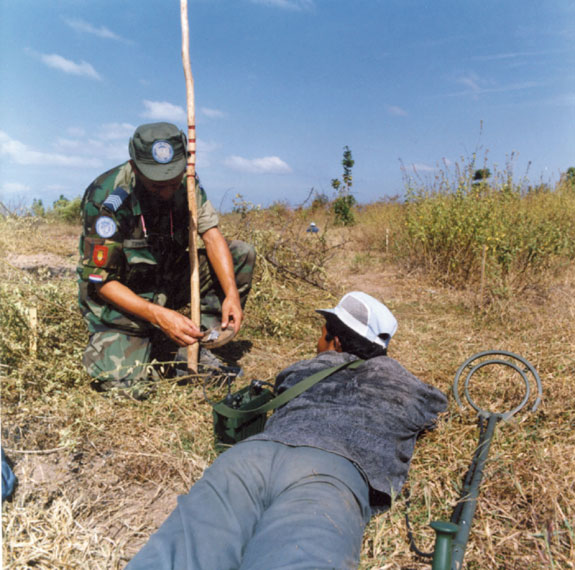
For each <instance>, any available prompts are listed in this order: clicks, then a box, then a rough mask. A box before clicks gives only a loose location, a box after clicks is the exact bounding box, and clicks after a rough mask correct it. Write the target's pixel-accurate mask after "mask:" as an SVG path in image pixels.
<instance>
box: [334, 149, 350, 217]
mask: <svg viewBox="0 0 575 570" xmlns="http://www.w3.org/2000/svg"><path fill="white" fill-rule="evenodd" d="M341 164H342V166H343V174H342V177H341V180H339V179H338V178H334V179H333V180H332V181H331V186H332V188H333V189H334V190H335V192H336V198H335V200H334V202H333V212H334V215H335V223H336V224H338V225H341V226H352V225H353V224H355V216H354V215H353V209H352V208H353V206H354V205H355V203H356V200H355V198H354V197H353V195H352V194H351V187H352V184H353V177H352V175H351V169H352V168H353V165H354V164H355V161H354V160H353V158H352V155H351V150H349V147H348V146H345V147H343V159H342V161H341Z"/></svg>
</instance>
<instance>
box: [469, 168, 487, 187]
mask: <svg viewBox="0 0 575 570" xmlns="http://www.w3.org/2000/svg"><path fill="white" fill-rule="evenodd" d="M490 176H491V170H489V168H478V169H477V170H476V171H475V173H474V174H473V184H481V183H482V182H484V181H485V180H487V179H488V178H489V177H490Z"/></svg>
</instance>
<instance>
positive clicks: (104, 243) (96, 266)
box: [80, 192, 125, 283]
mask: <svg viewBox="0 0 575 570" xmlns="http://www.w3.org/2000/svg"><path fill="white" fill-rule="evenodd" d="M91 195H92V196H93V193H90V192H88V193H87V196H88V199H87V200H85V202H84V209H83V217H84V228H83V232H82V237H81V240H80V258H81V261H80V263H81V271H80V276H81V279H82V280H84V281H89V282H92V283H106V282H107V281H121V280H122V276H123V275H124V273H125V256H124V253H123V247H122V240H121V238H120V232H119V224H118V220H117V219H116V217H115V216H114V214H112V213H108V212H104V213H101V212H100V208H99V206H98V205H97V203H95V201H93V200H92V199H90V196H91Z"/></svg>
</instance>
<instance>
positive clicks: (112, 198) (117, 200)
mask: <svg viewBox="0 0 575 570" xmlns="http://www.w3.org/2000/svg"><path fill="white" fill-rule="evenodd" d="M127 197H128V192H126V190H124V188H122V187H121V186H118V187H117V188H115V189H114V190H113V191H112V192H110V194H109V195H108V197H107V198H106V199H105V200H104V202H102V207H103V208H106V209H108V210H110V212H117V211H118V209H119V208H120V206H121V205H122V204H123V203H124V200H125V199H126V198H127Z"/></svg>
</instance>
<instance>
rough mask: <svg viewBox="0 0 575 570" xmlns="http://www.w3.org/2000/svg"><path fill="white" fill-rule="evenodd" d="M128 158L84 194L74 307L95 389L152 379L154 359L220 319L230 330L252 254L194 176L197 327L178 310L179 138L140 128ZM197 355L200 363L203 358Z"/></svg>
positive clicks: (183, 292)
mask: <svg viewBox="0 0 575 570" xmlns="http://www.w3.org/2000/svg"><path fill="white" fill-rule="evenodd" d="M129 150H130V157H131V160H129V161H128V162H126V163H124V164H122V165H120V166H117V167H116V168H113V169H112V170H109V171H108V172H106V173H104V174H102V175H101V176H100V177H98V178H97V179H96V180H95V181H94V182H93V183H92V184H91V185H90V186H89V187H88V189H87V190H86V192H85V194H84V197H83V200H82V211H83V232H82V236H81V238H80V263H79V265H78V269H77V272H78V276H79V279H78V282H79V304H80V309H81V311H82V314H83V316H84V319H85V321H86V323H87V325H88V330H89V333H90V340H89V343H88V346H87V348H86V351H85V353H84V358H83V363H84V366H85V367H86V370H87V371H88V373H89V374H90V375H91V376H92V377H93V378H94V379H95V384H96V387H97V388H98V389H101V390H108V389H111V388H117V387H122V388H133V387H134V386H136V385H137V384H139V383H141V381H142V380H146V379H148V378H150V376H151V377H154V375H155V372H154V369H153V368H152V367H151V366H150V364H149V363H150V362H152V360H154V359H155V360H157V361H166V360H173V359H174V353H175V351H176V350H177V349H178V347H186V346H188V345H190V344H193V343H194V342H197V341H198V339H200V338H201V337H202V336H203V331H204V330H206V329H208V328H210V327H213V326H216V325H219V324H220V323H221V326H222V328H223V329H225V328H233V329H234V332H235V333H237V332H238V331H239V329H240V326H241V323H242V319H243V307H244V305H245V302H246V299H247V295H248V293H249V290H250V287H251V279H252V273H253V268H254V262H255V251H254V249H253V247H252V246H251V245H249V244H247V243H244V242H240V241H231V242H229V243H228V242H226V240H225V239H224V237H223V236H222V234H221V232H220V230H219V229H218V215H217V213H216V211H215V209H214V208H213V206H212V204H211V203H210V201H209V200H208V198H207V196H206V193H205V191H204V189H203V188H202V187H201V185H200V183H199V181H198V180H197V179H196V200H197V206H198V222H197V230H198V234H199V235H200V237H201V238H202V240H203V242H204V246H205V247H204V249H201V250H200V251H199V258H200V288H201V291H200V297H201V301H200V306H201V313H202V322H201V328H199V327H198V326H196V325H195V324H194V323H193V322H192V321H191V320H190V319H189V318H188V317H186V316H184V315H183V314H181V313H179V312H177V309H179V308H181V307H183V306H185V305H186V304H187V303H188V302H189V300H190V265H189V253H188V231H189V223H188V215H189V212H188V203H187V187H186V180H185V176H184V174H185V169H186V156H187V151H186V138H185V135H184V134H183V133H182V132H181V131H180V130H179V129H178V128H177V127H176V126H175V125H172V124H170V123H153V124H149V125H141V126H140V127H138V128H137V129H136V132H135V133H134V136H133V137H132V139H131V140H130V145H129ZM203 352H204V349H202V351H201V356H200V362H201V361H202V353H203Z"/></svg>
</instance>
